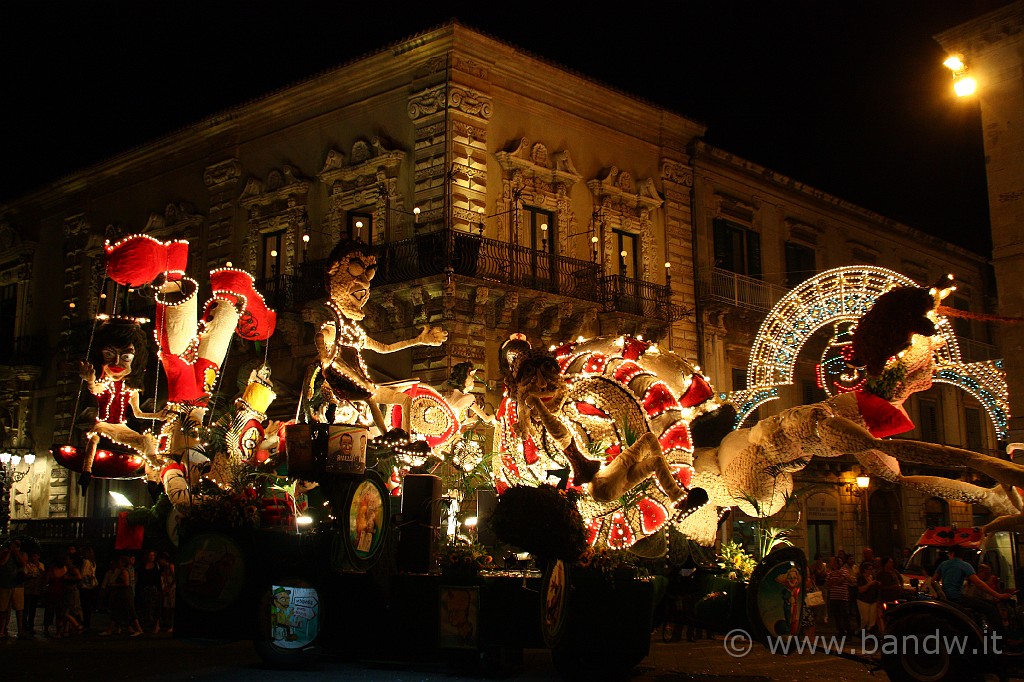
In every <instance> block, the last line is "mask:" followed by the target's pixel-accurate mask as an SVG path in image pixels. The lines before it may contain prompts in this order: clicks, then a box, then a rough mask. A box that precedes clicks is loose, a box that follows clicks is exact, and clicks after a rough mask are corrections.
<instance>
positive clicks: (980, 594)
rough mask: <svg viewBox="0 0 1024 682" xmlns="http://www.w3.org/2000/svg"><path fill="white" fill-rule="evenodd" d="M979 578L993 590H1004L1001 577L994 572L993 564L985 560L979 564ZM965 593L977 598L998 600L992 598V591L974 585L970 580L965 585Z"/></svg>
mask: <svg viewBox="0 0 1024 682" xmlns="http://www.w3.org/2000/svg"><path fill="white" fill-rule="evenodd" d="M978 578H979V579H980V580H981V581H982V582H983V583H985V584H986V585H988V586H989V587H991V588H992V589H993V590H995V591H996V592H1002V591H1003V590H1002V586H1001V584H1000V583H999V577H998V576H997V575H996V574H995V573H993V572H992V566H991V565H990V564H987V563H985V562H982V563H980V564H978ZM964 594H966V595H967V596H969V597H974V598H976V599H986V600H988V601H996V600H995V599H993V598H992V593H991V592H989V591H986V590H984V589H982V588H980V587H978V586H976V585H974V584H973V583H971V582H968V583H967V584H966V585H964Z"/></svg>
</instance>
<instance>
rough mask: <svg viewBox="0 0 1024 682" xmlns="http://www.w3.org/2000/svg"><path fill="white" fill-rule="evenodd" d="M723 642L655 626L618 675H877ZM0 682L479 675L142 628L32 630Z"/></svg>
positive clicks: (544, 657)
mask: <svg viewBox="0 0 1024 682" xmlns="http://www.w3.org/2000/svg"><path fill="white" fill-rule="evenodd" d="M104 616H105V614H102V613H100V614H97V616H96V618H95V620H94V623H93V624H94V626H96V627H98V628H102V627H104V626H105V625H106V621H105V618H104ZM723 643H724V638H723V636H721V635H716V637H715V639H714V640H707V639H705V640H700V641H697V642H686V641H685V640H684V641H680V642H667V643H666V642H663V641H662V639H661V632H660V630H658V631H656V632H654V633H652V637H651V651H650V654H649V655H648V656H647V657H646V658H645V659H644V660H643V661H641V663H640V664H639V665H638V666H636V667H635V668H634V669H633V670H632V671H631V673H630V674H629V676H628V677H626V678H624V679H625V680H629V681H630V682H633V681H637V682H639V681H645V682H646V681H652V682H669V681H677V680H678V681H681V682H768V681H770V680H778V681H780V682H804V681H807V682H810V681H812V680H813V681H814V682H820V681H821V680H822V679H828V680H829V682H846V681H857V680H868V679H878V680H880V682H885V680H887V677H886V676H885V674H884V673H882V672H878V673H876V674H875V676H874V678H872V676H871V673H870V672H869V670H868V668H866V667H865V666H864V665H863V664H861V663H857V662H854V661H850V660H846V659H843V658H839V657H836V656H828V655H825V654H815V655H811V654H802V655H790V656H778V655H772V654H770V653H769V652H768V651H767V650H765V649H764V648H763V647H761V646H760V645H754V646H753V647H752V649H751V651H750V653H749V654H747V655H745V656H743V657H733V656H730V655H729V654H728V653H727V652H726V650H725V647H724V646H723ZM614 645H615V634H614V633H609V634H608V638H607V640H606V641H603V642H600V641H595V642H594V650H595V655H600V651H601V649H602V648H603V647H608V646H614ZM0 671H2V672H0V680H3V681H4V682H8V681H10V682H16V681H20V680H25V681H26V682H49V681H50V680H75V681H76V682H78V681H91V680H102V681H103V682H115V681H117V680H138V681H140V682H149V681H158V680H184V679H188V680H217V681H218V682H221V681H225V682H234V681H237V682H264V681H265V682H271V681H273V682H282V681H287V680H321V679H332V680H339V679H340V680H391V681H396V682H411V681H422V682H440V681H442V680H445V681H449V682H450V681H452V680H459V679H481V678H479V677H474V676H472V675H465V674H459V673H458V672H453V671H450V670H430V669H412V668H410V667H383V666H368V665H357V664H352V663H349V662H345V661H341V660H338V659H335V658H333V657H329V656H323V657H320V658H318V659H317V660H315V661H314V663H313V664H312V665H311V666H310V667H309V668H308V669H305V670H299V671H280V670H272V669H269V668H267V667H265V666H264V664H263V663H262V661H261V660H260V658H259V657H258V656H257V654H256V652H255V650H254V649H253V647H252V645H251V644H250V643H249V642H231V643H216V644H209V643H198V642H194V641H186V640H181V639H175V638H174V637H173V636H172V635H168V634H166V633H161V634H159V635H154V634H145V635H142V636H140V637H128V636H124V635H115V636H112V637H100V636H99V635H98V633H97V632H86V633H85V634H81V635H75V636H72V637H69V638H64V639H52V638H45V637H40V636H37V637H35V638H33V639H31V640H15V639H8V640H7V641H6V642H0ZM501 679H505V680H533V681H536V680H557V679H559V675H558V673H557V672H556V671H555V668H554V666H553V665H552V662H551V655H550V653H549V652H548V651H547V650H545V649H528V650H526V651H524V652H523V661H522V665H521V666H517V668H516V669H514V670H513V671H511V672H510V673H509V674H507V675H505V676H503V677H502V678H501Z"/></svg>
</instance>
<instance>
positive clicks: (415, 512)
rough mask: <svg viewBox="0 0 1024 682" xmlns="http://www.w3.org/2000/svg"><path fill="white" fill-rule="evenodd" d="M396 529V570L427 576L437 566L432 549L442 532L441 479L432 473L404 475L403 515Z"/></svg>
mask: <svg viewBox="0 0 1024 682" xmlns="http://www.w3.org/2000/svg"><path fill="white" fill-rule="evenodd" d="M401 519H402V521H401V525H400V526H399V536H398V549H397V557H396V559H397V561H396V563H397V564H398V570H400V571H403V572H406V573H430V572H431V571H432V570H433V569H434V568H435V567H436V564H437V562H436V560H435V557H434V548H435V547H436V545H437V543H438V541H439V533H440V529H441V478H440V477H439V476H434V475H433V474H407V475H406V476H405V478H403V479H402V515H401Z"/></svg>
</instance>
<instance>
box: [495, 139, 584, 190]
mask: <svg viewBox="0 0 1024 682" xmlns="http://www.w3.org/2000/svg"><path fill="white" fill-rule="evenodd" d="M494 157H495V158H496V159H497V160H498V164H499V165H500V166H501V168H502V169H503V170H504V171H505V172H506V173H507V174H512V173H515V172H517V171H519V172H521V173H522V174H523V175H524V176H527V177H537V178H540V179H541V180H542V181H544V182H549V183H551V185H552V186H556V187H557V186H561V187H564V188H565V189H566V191H568V190H569V189H570V188H571V187H572V186H573V185H575V184H576V183H577V182H579V181H580V180H582V179H583V176H582V175H580V173H579V172H578V171H577V170H576V167H575V166H574V165H573V162H572V157H571V156H570V155H569V151H568V150H562V151H560V152H556V153H554V154H549V153H548V148H547V146H546V145H544V144H543V143H541V142H537V143H534V144H531V143H530V141H529V140H528V139H527V138H525V137H524V138H521V139H520V140H519V142H518V144H517V146H516V148H515V149H513V150H511V151H500V152H497V153H495V155H494Z"/></svg>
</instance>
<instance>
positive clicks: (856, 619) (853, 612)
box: [845, 554, 861, 631]
mask: <svg viewBox="0 0 1024 682" xmlns="http://www.w3.org/2000/svg"><path fill="white" fill-rule="evenodd" d="M845 561H846V570H847V572H848V573H849V574H850V587H849V589H850V598H849V603H850V620H851V621H852V622H851V627H852V628H853V630H854V631H857V630H859V629H860V628H861V622H860V609H858V608H857V606H856V604H857V577H858V576H859V575H860V565H859V564H858V563H857V558H856V557H855V556H853V554H847V555H846V557H845Z"/></svg>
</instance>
